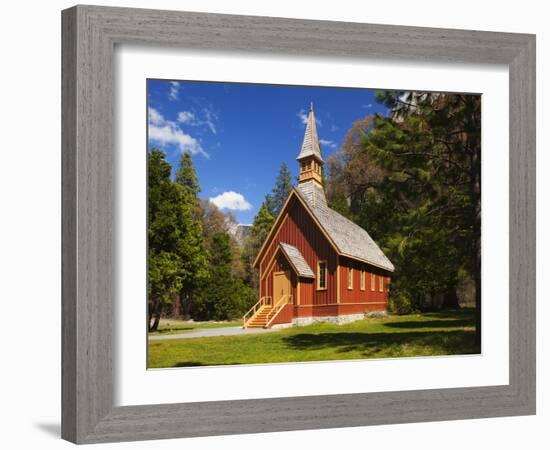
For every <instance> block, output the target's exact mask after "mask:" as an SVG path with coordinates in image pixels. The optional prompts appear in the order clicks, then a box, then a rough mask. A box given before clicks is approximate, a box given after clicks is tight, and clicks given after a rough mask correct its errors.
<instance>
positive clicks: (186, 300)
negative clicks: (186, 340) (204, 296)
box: [179, 291, 192, 319]
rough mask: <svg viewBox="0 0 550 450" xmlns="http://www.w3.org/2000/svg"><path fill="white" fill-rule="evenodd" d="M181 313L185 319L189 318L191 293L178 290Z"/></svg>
mask: <svg viewBox="0 0 550 450" xmlns="http://www.w3.org/2000/svg"><path fill="white" fill-rule="evenodd" d="M179 297H180V303H181V313H182V315H183V317H184V318H185V319H189V315H190V314H191V303H192V301H191V295H190V294H189V293H188V292H184V291H181V292H180V295H179Z"/></svg>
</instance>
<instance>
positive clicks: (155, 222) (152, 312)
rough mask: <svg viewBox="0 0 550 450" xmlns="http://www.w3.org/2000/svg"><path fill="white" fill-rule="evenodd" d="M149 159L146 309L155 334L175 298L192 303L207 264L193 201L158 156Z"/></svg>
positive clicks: (151, 154) (159, 153) (162, 156)
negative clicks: (184, 298)
mask: <svg viewBox="0 0 550 450" xmlns="http://www.w3.org/2000/svg"><path fill="white" fill-rule="evenodd" d="M148 157H149V161H148V187H149V192H148V250H149V253H148V262H149V264H148V304H149V327H150V330H151V331H154V330H155V329H156V328H157V327H158V323H159V320H160V317H161V315H162V313H163V311H164V309H165V307H166V306H167V305H171V304H173V302H174V299H175V297H176V295H177V294H178V293H179V294H180V295H184V296H186V298H190V297H191V294H192V292H193V291H194V289H195V288H196V287H197V285H198V284H199V283H200V282H201V280H202V279H204V277H205V276H206V275H207V272H206V262H207V261H206V256H205V251H204V243H203V239H202V226H201V223H200V221H198V220H197V218H196V208H197V204H196V197H195V196H194V195H193V194H192V192H191V190H190V189H188V188H185V187H183V186H181V185H180V184H178V183H174V182H172V180H171V179H170V173H171V167H170V164H169V163H167V162H166V161H165V154H164V153H163V152H162V151H159V150H155V149H153V150H151V151H150V152H149V155H148Z"/></svg>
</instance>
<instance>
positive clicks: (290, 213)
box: [260, 197, 338, 305]
mask: <svg viewBox="0 0 550 450" xmlns="http://www.w3.org/2000/svg"><path fill="white" fill-rule="evenodd" d="M279 242H285V243H287V244H290V245H293V246H295V247H296V248H297V249H298V250H300V252H301V253H302V255H303V256H304V259H305V260H306V261H307V263H308V264H309V266H310V267H311V269H312V270H313V271H314V272H317V262H318V261H327V289H325V290H317V289H316V285H311V286H310V287H311V288H312V289H311V293H310V294H309V296H307V294H306V295H304V296H302V292H300V300H301V302H302V303H304V304H307V303H305V302H308V299H309V298H310V299H311V303H312V304H314V305H326V304H331V303H336V301H337V300H336V299H337V286H336V268H337V259H338V258H337V254H336V251H335V250H334V248H333V247H332V246H331V244H330V242H329V241H328V239H327V238H326V237H325V236H324V235H323V233H322V231H321V230H320V229H319V227H318V226H317V224H316V223H315V222H314V221H313V219H312V218H311V216H310V215H309V213H308V212H307V211H306V210H305V208H304V206H303V205H302V204H301V203H300V201H299V200H297V199H296V198H295V197H294V198H292V199H291V200H290V202H289V204H288V205H287V209H286V212H285V216H284V217H283V220H282V223H281V225H280V226H279V229H278V230H277V232H276V233H275V235H274V236H273V237H272V239H271V242H270V243H269V245H268V246H267V248H266V249H264V255H263V256H262V260H261V262H260V272H261V275H262V280H263V279H264V278H269V276H270V275H269V273H268V272H271V270H272V265H273V255H275V252H276V251H277V250H278V249H279ZM268 284H269V283H265V282H264V283H263V284H262V285H261V288H262V292H261V293H260V295H270V294H265V293H264V292H269V289H270V288H269V286H268ZM311 294H312V295H311Z"/></svg>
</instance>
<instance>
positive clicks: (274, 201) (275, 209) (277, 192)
mask: <svg viewBox="0 0 550 450" xmlns="http://www.w3.org/2000/svg"><path fill="white" fill-rule="evenodd" d="M291 190H292V175H291V173H290V170H288V166H287V165H286V163H282V164H281V167H280V168H279V174H278V175H277V178H276V180H275V186H274V187H273V189H272V191H271V192H272V193H271V195H270V196H269V198H268V204H267V205H266V206H267V207H268V208H270V212H271V214H272V215H273V216H275V217H277V216H278V215H279V213H280V212H281V209H283V206H284V204H285V202H286V199H287V198H288V196H289V194H290V191H291Z"/></svg>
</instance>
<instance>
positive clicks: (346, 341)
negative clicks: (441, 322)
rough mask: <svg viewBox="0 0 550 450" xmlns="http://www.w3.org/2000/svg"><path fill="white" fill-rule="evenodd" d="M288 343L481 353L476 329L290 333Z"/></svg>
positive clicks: (366, 351) (370, 351) (368, 350)
mask: <svg viewBox="0 0 550 450" xmlns="http://www.w3.org/2000/svg"><path fill="white" fill-rule="evenodd" d="M283 340H284V341H285V344H286V345H287V346H288V347H289V348H290V349H293V350H303V351H307V350H323V349H332V350H333V351H336V352H337V353H347V352H352V351H356V352H361V353H362V354H363V355H365V356H373V355H376V354H377V353H379V352H383V351H391V350H394V351H397V350H398V349H399V348H402V347H405V346H406V347H409V348H410V347H418V350H419V354H422V353H424V354H425V353H426V352H425V351H424V352H423V351H422V349H426V348H430V349H431V353H440V354H449V355H451V354H473V353H480V351H479V348H478V347H477V346H476V345H475V333H474V332H473V331H464V330H456V331H437V332H436V331H434V332H421V331H418V332H403V333H319V334H307V333H300V334H295V335H292V336H287V337H285V338H284V339H283Z"/></svg>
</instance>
